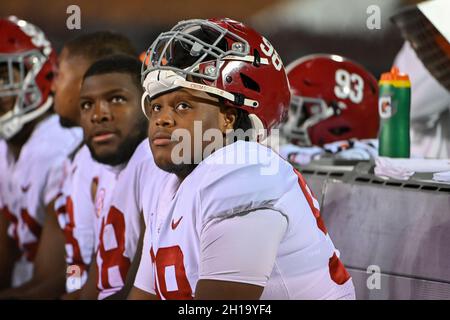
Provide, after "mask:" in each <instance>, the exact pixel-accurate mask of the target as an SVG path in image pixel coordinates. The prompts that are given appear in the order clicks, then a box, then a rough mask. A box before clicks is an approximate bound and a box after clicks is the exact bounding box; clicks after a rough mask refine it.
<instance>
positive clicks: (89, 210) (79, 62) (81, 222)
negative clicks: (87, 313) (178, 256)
mask: <svg viewBox="0 0 450 320" xmlns="http://www.w3.org/2000/svg"><path fill="white" fill-rule="evenodd" d="M114 54H126V55H130V56H135V55H136V50H135V48H134V47H133V45H132V44H131V42H130V40H129V39H128V38H127V37H125V36H123V35H121V34H118V33H113V32H108V31H99V32H93V33H88V34H84V35H81V36H78V37H76V38H74V39H71V40H69V41H67V42H66V43H65V44H64V47H63V49H62V51H61V54H60V56H59V72H58V75H57V77H56V81H55V82H54V89H55V91H56V94H55V110H56V112H57V113H58V114H59V115H60V119H61V124H62V125H63V126H66V127H73V126H79V125H80V106H79V93H80V88H81V83H82V79H83V75H84V74H85V73H86V71H87V69H88V68H89V67H90V66H91V65H92V64H93V63H94V62H95V61H97V60H99V59H102V58H104V57H107V56H110V55H114ZM66 167H67V170H66V171H67V175H66V178H65V180H64V185H63V187H62V191H61V193H60V194H59V197H58V198H57V200H56V203H55V205H56V207H55V208H56V210H57V212H58V221H59V223H60V226H61V228H62V229H63V231H64V235H65V238H66V244H65V249H66V250H65V251H66V263H67V266H68V270H67V275H68V277H67V281H66V292H68V294H67V295H64V297H63V298H64V299H76V298H78V297H79V293H80V290H79V289H81V287H82V286H83V285H84V283H85V281H86V279H87V271H88V267H89V265H90V263H91V258H92V256H93V254H94V241H95V238H94V228H95V215H94V214H93V212H95V208H94V199H93V198H92V193H91V187H92V188H94V187H95V185H96V184H97V183H98V182H99V181H100V180H101V179H102V177H101V176H100V172H102V170H101V168H100V166H99V165H98V163H97V162H96V161H94V160H93V159H92V157H91V154H90V152H89V150H88V148H87V147H86V146H85V145H84V144H82V145H80V146H79V148H78V149H77V152H74V153H73V154H72V155H71V156H70V157H69V158H68V159H67V161H66ZM103 172H104V171H103ZM92 294H95V293H92Z"/></svg>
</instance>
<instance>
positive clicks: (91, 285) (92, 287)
mask: <svg viewBox="0 0 450 320" xmlns="http://www.w3.org/2000/svg"><path fill="white" fill-rule="evenodd" d="M95 259H96V252H94V254H93V255H92V258H91V264H90V266H89V273H88V277H87V280H86V283H85V284H84V286H83V287H82V288H81V290H80V292H79V299H80V300H97V299H98V289H97V277H98V270H97V264H96V263H95Z"/></svg>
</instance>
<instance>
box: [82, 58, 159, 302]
mask: <svg viewBox="0 0 450 320" xmlns="http://www.w3.org/2000/svg"><path fill="white" fill-rule="evenodd" d="M140 76H141V62H140V61H139V60H138V59H137V58H133V57H130V56H125V55H115V56H110V57H107V58H104V59H101V60H99V61H97V62H95V63H94V64H93V65H92V66H91V67H90V68H89V69H88V70H87V72H86V74H85V75H84V79H83V83H82V87H81V91H80V102H79V105H80V108H81V126H82V128H83V131H84V137H85V141H86V144H87V147H88V148H89V151H90V153H91V155H92V157H93V158H94V159H95V160H96V161H97V162H98V163H101V164H102V166H101V167H102V171H107V172H105V173H101V174H100V176H101V179H100V180H99V181H98V185H97V186H96V188H95V189H96V190H95V191H94V193H95V194H94V195H93V197H95V213H92V214H93V215H94V217H96V219H95V220H96V223H95V225H96V228H95V239H96V247H97V250H96V261H95V262H96V263H93V264H92V266H91V270H92V272H90V273H89V279H88V280H87V283H86V286H85V287H86V288H84V289H82V293H81V298H86V299H87V298H94V299H96V298H97V297H98V299H105V298H122V299H123V298H125V297H126V296H127V295H128V292H129V290H130V289H131V287H132V284H133V281H134V277H135V273H136V270H137V266H138V265H139V258H140V252H141V249H138V244H140V242H141V241H140V240H139V239H140V235H141V233H142V235H143V232H144V225H143V222H142V225H141V222H140V221H141V209H140V208H139V207H137V205H136V201H134V199H135V193H136V192H137V189H136V187H135V184H134V183H133V181H134V180H135V178H136V177H138V171H139V168H140V166H142V165H143V164H144V163H146V162H149V161H153V160H152V158H151V154H150V150H149V148H148V142H147V140H146V139H145V137H146V135H147V126H148V121H147V119H146V118H145V116H144V114H143V113H142V112H141V96H142V93H143V89H142V85H141V82H140ZM141 142H142V143H141ZM139 144H140V146H139V147H138V145H139ZM136 252H138V254H135V253H136ZM93 285H96V287H97V290H98V293H97V294H95V295H91V294H92V292H96V290H92V288H89V286H93Z"/></svg>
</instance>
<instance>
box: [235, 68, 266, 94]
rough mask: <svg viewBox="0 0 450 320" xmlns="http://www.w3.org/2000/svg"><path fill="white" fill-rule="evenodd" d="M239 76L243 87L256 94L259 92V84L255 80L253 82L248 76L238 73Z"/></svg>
mask: <svg viewBox="0 0 450 320" xmlns="http://www.w3.org/2000/svg"><path fill="white" fill-rule="evenodd" d="M240 75H241V79H242V83H243V84H244V87H246V88H247V89H250V90H253V91H256V92H260V90H261V89H260V88H259V84H258V83H257V82H256V81H255V80H253V79H252V78H250V77H249V76H246V75H245V74H243V73H242V72H241V73H240Z"/></svg>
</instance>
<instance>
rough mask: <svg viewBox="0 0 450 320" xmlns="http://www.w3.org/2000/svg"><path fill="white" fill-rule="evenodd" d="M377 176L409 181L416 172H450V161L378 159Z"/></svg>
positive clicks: (376, 160) (376, 161)
mask: <svg viewBox="0 0 450 320" xmlns="http://www.w3.org/2000/svg"><path fill="white" fill-rule="evenodd" d="M375 164H376V166H375V174H376V175H377V176H384V177H389V178H394V179H398V180H408V179H409V178H410V177H411V176H412V175H413V174H414V173H415V172H428V173H435V172H442V171H450V159H405V158H388V157H378V158H376V159H375Z"/></svg>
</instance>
